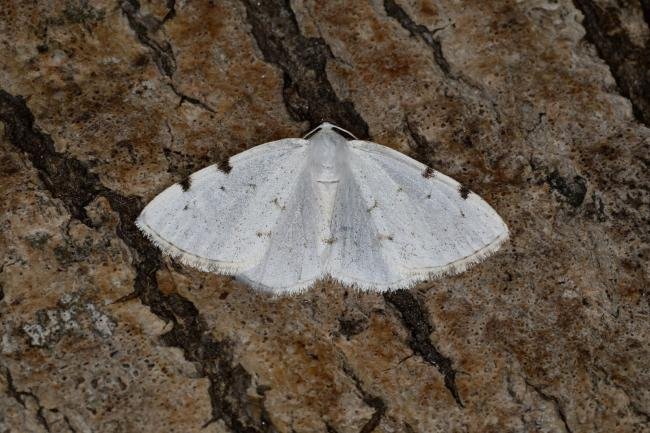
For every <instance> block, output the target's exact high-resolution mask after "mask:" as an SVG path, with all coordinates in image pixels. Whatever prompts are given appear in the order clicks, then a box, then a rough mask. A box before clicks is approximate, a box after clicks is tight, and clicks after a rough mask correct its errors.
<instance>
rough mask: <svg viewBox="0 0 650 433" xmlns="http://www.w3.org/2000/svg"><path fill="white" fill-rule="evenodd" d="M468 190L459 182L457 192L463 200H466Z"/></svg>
mask: <svg viewBox="0 0 650 433" xmlns="http://www.w3.org/2000/svg"><path fill="white" fill-rule="evenodd" d="M470 192H472V191H470V190H469V188H467V187H466V186H465V185H462V184H461V185H460V187H459V188H458V193H459V194H460V196H461V197H462V198H463V200H467V196H468V195H469V193H470Z"/></svg>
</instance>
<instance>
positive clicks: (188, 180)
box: [178, 176, 192, 192]
mask: <svg viewBox="0 0 650 433" xmlns="http://www.w3.org/2000/svg"><path fill="white" fill-rule="evenodd" d="M178 184H179V185H180V186H181V188H183V192H187V190H188V189H190V187H191V186H192V178H191V177H190V176H187V177H186V178H185V179H183V180H181V181H180V182H178Z"/></svg>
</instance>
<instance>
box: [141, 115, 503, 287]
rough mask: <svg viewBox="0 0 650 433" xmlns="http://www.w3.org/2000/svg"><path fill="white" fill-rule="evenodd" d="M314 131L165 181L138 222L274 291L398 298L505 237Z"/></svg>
mask: <svg viewBox="0 0 650 433" xmlns="http://www.w3.org/2000/svg"><path fill="white" fill-rule="evenodd" d="M337 130H339V128H337V127H334V126H333V125H330V124H323V125H321V126H320V127H319V128H317V130H316V131H317V133H316V134H315V135H313V136H310V138H309V139H285V140H279V141H275V142H271V143H266V144H263V145H260V146H257V147H254V148H252V149H250V150H248V151H245V152H242V153H240V154H238V155H236V156H234V157H232V158H230V160H229V161H228V163H226V164H223V163H222V164H215V165H212V166H209V167H206V168H204V169H203V170H200V171H198V172H196V173H194V174H192V175H191V176H190V177H189V178H188V179H187V180H186V181H184V182H181V183H179V184H175V185H172V186H171V187H169V188H167V189H166V190H165V191H163V192H162V193H160V194H159V195H158V196H156V197H155V198H154V200H152V201H151V203H149V204H148V205H147V206H146V208H145V209H144V210H143V211H142V213H141V215H140V216H139V217H138V220H137V221H136V224H137V225H138V227H139V228H140V229H141V230H142V231H143V232H144V233H145V235H147V236H148V237H149V238H150V239H151V240H152V241H153V242H154V243H155V244H156V245H157V246H158V247H159V248H160V249H161V250H162V251H163V252H164V253H165V254H168V255H170V256H172V257H175V258H178V259H179V260H180V261H181V262H183V263H184V264H187V265H190V266H193V267H196V268H199V269H201V270H204V271H210V272H216V273H220V274H226V275H235V276H236V277H237V278H238V279H239V280H241V281H243V282H245V283H247V284H248V285H250V286H252V287H254V288H257V289H261V290H264V291H269V292H272V293H275V294H284V293H293V292H299V291H302V290H305V289H307V288H308V287H310V286H312V285H313V284H314V283H315V282H316V281H317V280H319V279H323V278H326V277H331V278H332V279H334V280H337V281H339V282H341V283H343V284H344V285H346V286H351V287H356V288H360V289H364V290H376V291H385V290H395V289H400V288H405V287H410V286H412V285H414V284H416V283H417V282H420V281H423V280H426V279H429V278H434V277H437V276H439V275H443V274H448V273H456V272H461V271H463V270H465V269H466V268H467V267H468V266H469V265H470V264H473V263H476V262H478V261H481V260H482V259H483V258H485V257H487V256H488V255H490V254H492V253H494V252H495V251H497V250H498V248H499V247H500V246H501V244H502V243H503V242H504V241H505V240H506V239H507V238H508V229H507V227H506V225H505V224H504V222H503V221H502V220H501V218H500V217H499V215H498V214H497V213H496V212H495V211H494V209H492V208H491V207H490V206H489V205H488V204H487V203H486V202H485V201H483V200H482V199H481V198H480V197H479V196H478V195H476V194H474V193H472V192H470V191H469V190H467V189H466V188H464V187H462V186H461V185H460V184H459V183H458V182H456V181H454V180H453V179H451V178H449V177H447V176H445V175H443V174H441V173H439V172H436V171H434V170H432V169H430V168H427V167H426V166H425V165H423V164H421V163H419V162H417V161H415V160H413V159H411V158H409V157H407V156H406V155H404V154H401V153H399V152H397V151H395V150H392V149H390V148H388V147H384V146H381V145H378V144H375V143H371V142H367V141H360V140H348V139H346V138H344V137H343V136H342V135H341V134H339V133H337Z"/></svg>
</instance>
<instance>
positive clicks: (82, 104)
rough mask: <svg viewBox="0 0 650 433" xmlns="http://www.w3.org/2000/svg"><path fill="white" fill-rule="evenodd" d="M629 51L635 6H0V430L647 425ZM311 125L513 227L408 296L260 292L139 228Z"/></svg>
mask: <svg viewBox="0 0 650 433" xmlns="http://www.w3.org/2000/svg"><path fill="white" fill-rule="evenodd" d="M649 61H650V4H649V3H648V1H646V0H639V1H636V0H630V1H627V2H614V1H601V0H574V1H570V0H566V1H564V0H562V1H547V0H533V1H526V2H516V1H494V2H471V1H467V2H462V1H443V0H373V1H371V2H342V1H341V2H315V1H303V0H295V1H290V0H272V1H262V2H257V1H249V0H241V1H238V0H233V1H175V0H159V1H150V2H149V1H144V0H141V1H139V0H123V1H118V0H106V1H102V0H97V1H94V0H61V1H58V0H52V1H48V2H45V1H43V2H32V1H14V2H7V3H6V4H3V6H2V8H0V136H1V137H2V140H1V141H0V194H1V199H0V318H1V320H0V432H12V433H15V432H73V433H80V432H163V431H165V432H167V431H176V432H195V431H196V432H199V431H200V432H251V433H253V432H339V433H344V432H345V433H347V432H353V433H356V432H363V433H369V432H407V433H412V432H417V433H420V432H422V433H425V432H570V433H578V432H649V431H650V368H649V362H648V359H649V358H650V349H649V342H650V301H649V294H648V286H649V284H648V282H649V265H648V262H649V260H648V259H649V254H650V251H649V243H650V242H649V241H650V239H649V236H650V235H649V231H650V230H649V225H650V224H649V223H650V221H649V218H650V208H649V205H650V192H649V186H650V179H649V175H648V170H649V165H650V130H649V129H648V124H649V123H650V75H649V74H650V72H649V71H650V67H649V65H650V64H649ZM322 120H328V121H332V122H335V123H338V124H340V125H341V126H342V127H344V128H346V129H349V130H351V131H352V132H354V133H355V134H358V135H360V136H362V137H369V138H371V139H373V140H374V141H377V142H380V143H382V144H385V145H388V146H391V147H393V148H395V149H398V150H400V151H402V152H405V153H407V154H409V155H411V156H412V157H414V158H416V159H418V160H420V161H422V162H424V163H427V164H429V165H431V166H432V167H434V168H435V169H436V170H440V171H442V172H444V173H446V174H448V175H450V176H452V177H454V178H456V179H458V180H459V181H460V182H462V183H463V184H465V185H468V187H469V188H470V189H472V190H474V191H476V192H477V193H478V194H480V195H481V196H482V197H484V198H485V199H486V200H487V201H488V202H490V203H491V204H492V205H493V206H494V207H495V208H496V209H497V211H498V212H499V213H500V214H501V215H502V216H503V218H504V219H505V221H506V222H507V223H508V225H509V226H510V229H511V233H512V239H511V240H510V241H509V243H508V244H506V246H505V247H504V249H503V250H502V251H501V252H500V253H499V254H497V255H495V256H493V257H492V258H490V259H489V260H488V261H486V262H484V263H483V264H481V265H478V266H476V267H475V268H473V269H471V270H470V271H468V272H466V273H464V274H462V275H459V276H455V277H449V278H444V279H441V280H438V281H432V282H428V283H425V284H421V285H419V286H418V287H416V288H414V289H412V290H410V291H400V292H394V293H390V294H386V295H383V296H382V295H381V294H368V293H357V292H354V291H350V290H345V289H344V288H342V287H340V286H338V285H336V284H331V283H327V282H323V283H321V284H319V285H317V286H316V287H315V288H314V289H313V290H311V291H309V292H307V293H304V294H302V295H300V296H294V297H290V298H280V299H276V298H271V297H269V296H266V295H263V294H259V293H255V292H253V291H251V290H249V289H248V288H246V287H244V286H242V285H240V284H238V283H236V282H235V281H233V280H232V279H231V278H228V277H220V276H216V275H211V274H205V273H201V272H198V271H194V270H192V269H189V268H186V267H183V266H181V265H179V264H176V263H174V262H172V261H170V260H168V259H166V258H164V257H161V255H160V254H159V253H158V251H157V250H156V249H155V248H153V247H152V245H151V244H150V243H149V242H147V241H146V240H145V239H144V238H143V237H142V236H141V235H140V234H139V232H138V231H137V230H136V229H135V227H134V225H133V221H134V218H135V217H136V216H137V214H138V213H139V212H140V210H141V209H142V206H143V205H144V203H146V202H147V201H149V200H150V199H152V198H153V197H154V196H155V195H156V194H157V193H159V192H160V191H162V190H163V189H164V188H165V187H166V186H168V185H170V184H171V183H173V182H177V181H180V180H181V179H183V178H184V177H185V176H187V175H188V174H189V173H191V172H193V171H195V170H197V169H199V168H201V167H203V166H205V165H208V164H210V163H211V162H214V161H219V160H223V159H224V158H227V157H228V156H230V155H233V154H235V153H237V152H240V151H242V150H244V149H247V148H249V147H252V146H254V145H256V144H259V143H262V142H266V141H270V140H273V139H278V138H282V137H289V136H300V135H302V134H303V133H304V132H305V131H306V130H308V129H309V127H310V126H314V125H315V124H317V123H319V122H320V121H322ZM432 218H435V215H432Z"/></svg>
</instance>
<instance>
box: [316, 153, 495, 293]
mask: <svg viewBox="0 0 650 433" xmlns="http://www.w3.org/2000/svg"><path fill="white" fill-rule="evenodd" d="M349 144H350V146H349V149H348V151H349V156H348V158H347V161H348V167H347V169H346V170H347V173H346V179H345V182H342V184H341V186H340V187H341V191H340V194H339V195H338V196H337V204H336V207H335V211H334V215H333V219H332V232H333V233H336V234H335V235H334V237H335V238H336V240H337V241H336V243H335V244H334V246H333V248H332V255H331V257H330V261H329V262H328V269H327V270H328V272H329V273H330V274H331V275H332V277H333V278H335V279H338V280H340V281H342V282H344V283H346V284H350V285H356V286H359V287H361V288H366V289H373V288H374V289H377V290H388V289H398V288H403V287H409V286H411V285H413V284H415V283H416V282H418V281H422V280H425V279H428V278H433V277H436V276H439V275H442V274H446V273H455V272H460V271H462V270H464V269H465V268H467V266H469V265H470V264H472V263H476V262H479V261H481V260H482V259H484V258H485V257H487V256H488V255H490V254H492V253H494V252H495V251H496V250H498V249H499V247H500V245H501V244H502V243H503V242H504V241H505V240H506V239H507V238H508V228H507V227H506V225H505V223H504V222H503V220H502V219H501V218H500V217H499V215H498V214H497V213H496V212H495V211H494V209H492V208H491V207H490V206H489V205H488V204H487V203H486V202H485V201H483V200H482V199H481V198H480V197H479V196H478V195H476V194H474V193H472V192H470V191H469V190H467V189H466V188H464V187H463V186H462V185H460V184H459V183H458V182H456V181H455V180H453V179H451V178H449V177H447V176H445V175H443V174H441V173H438V172H434V171H433V170H431V169H430V168H427V167H426V166H425V165H423V164H421V163H419V162H417V161H415V160H413V159H411V158H409V157H407V156H406V155H403V154H401V153H399V152H397V151H394V150H392V149H390V148H388V147H385V146H381V145H378V144H375V143H370V142H365V141H359V140H355V141H350V142H349Z"/></svg>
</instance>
